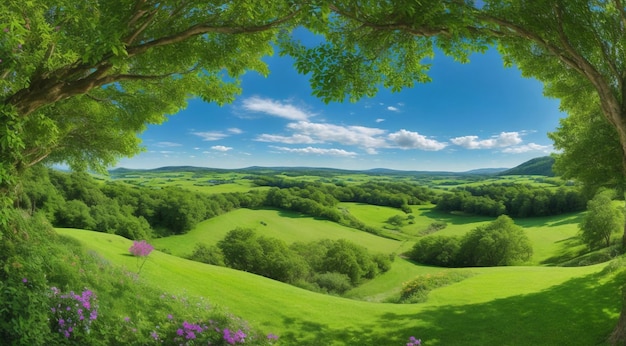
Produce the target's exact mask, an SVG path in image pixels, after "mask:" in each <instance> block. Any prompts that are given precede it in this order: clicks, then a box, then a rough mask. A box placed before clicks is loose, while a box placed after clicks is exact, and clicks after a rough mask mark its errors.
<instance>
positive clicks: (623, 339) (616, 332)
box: [609, 155, 626, 345]
mask: <svg viewBox="0 0 626 346" xmlns="http://www.w3.org/2000/svg"><path fill="white" fill-rule="evenodd" d="M622 165H623V167H625V169H624V171H625V173H624V175H625V176H626V155H622ZM624 198H625V199H626V190H625V191H624ZM624 208H625V210H624V213H626V205H625V206H624ZM625 250H626V218H624V234H623V235H622V249H621V251H622V252H624V251H625ZM609 343H611V345H626V286H625V287H623V288H622V310H621V311H620V313H619V319H618V320H617V325H616V326H615V328H614V329H613V332H611V336H610V337H609Z"/></svg>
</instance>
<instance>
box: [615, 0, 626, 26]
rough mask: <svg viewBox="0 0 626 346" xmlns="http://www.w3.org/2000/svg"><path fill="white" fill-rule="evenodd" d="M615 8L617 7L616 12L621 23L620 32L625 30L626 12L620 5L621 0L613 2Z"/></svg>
mask: <svg viewBox="0 0 626 346" xmlns="http://www.w3.org/2000/svg"><path fill="white" fill-rule="evenodd" d="M614 1H615V7H617V11H619V17H620V19H621V21H622V27H621V29H622V32H623V31H624V29H626V11H625V10H624V5H623V4H622V0H614Z"/></svg>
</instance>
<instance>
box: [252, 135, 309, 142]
mask: <svg viewBox="0 0 626 346" xmlns="http://www.w3.org/2000/svg"><path fill="white" fill-rule="evenodd" d="M255 141H258V142H272V143H287V144H313V143H319V141H316V140H314V139H313V138H311V137H310V136H307V135H302V134H298V133H296V134H294V135H292V136H279V135H268V134H261V135H259V136H257V137H256V138H255Z"/></svg>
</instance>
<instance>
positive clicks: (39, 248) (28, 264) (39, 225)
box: [0, 210, 67, 345]
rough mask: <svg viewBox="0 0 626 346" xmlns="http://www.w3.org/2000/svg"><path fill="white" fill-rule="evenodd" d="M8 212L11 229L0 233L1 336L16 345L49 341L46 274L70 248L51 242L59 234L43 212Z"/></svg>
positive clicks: (47, 274) (62, 267)
mask: <svg viewBox="0 0 626 346" xmlns="http://www.w3.org/2000/svg"><path fill="white" fill-rule="evenodd" d="M8 214H9V215H10V218H9V219H8V220H9V222H8V224H7V226H8V229H9V230H10V231H8V232H2V233H0V237H1V241H0V263H1V264H3V265H2V266H0V316H2V318H0V339H2V340H5V341H6V342H10V343H12V344H14V345H43V344H47V343H49V341H50V333H49V325H48V318H49V316H48V312H49V308H50V307H49V304H48V298H47V295H46V294H47V290H48V286H47V277H48V276H49V273H50V268H53V267H54V266H55V265H56V264H58V263H60V262H62V261H59V260H58V259H57V256H63V255H64V254H67V250H66V251H58V250H59V247H58V244H54V243H50V242H49V240H48V239H54V238H55V236H56V235H55V234H54V231H53V230H52V229H51V227H50V225H49V224H47V223H46V222H45V220H44V219H43V218H42V217H41V215H35V216H33V217H27V216H25V215H23V214H22V213H20V212H18V211H16V210H10V211H9V213H8ZM64 268H65V266H60V268H59V270H61V269H64ZM53 277H58V274H57V275H54V276H53Z"/></svg>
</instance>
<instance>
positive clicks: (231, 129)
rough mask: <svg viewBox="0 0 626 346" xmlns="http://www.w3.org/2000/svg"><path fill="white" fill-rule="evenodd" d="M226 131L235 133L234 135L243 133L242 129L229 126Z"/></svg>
mask: <svg viewBox="0 0 626 346" xmlns="http://www.w3.org/2000/svg"><path fill="white" fill-rule="evenodd" d="M228 132H230V133H232V134H236V135H240V134H242V133H243V131H242V130H241V129H238V128H236V127H231V128H229V129H228Z"/></svg>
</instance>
